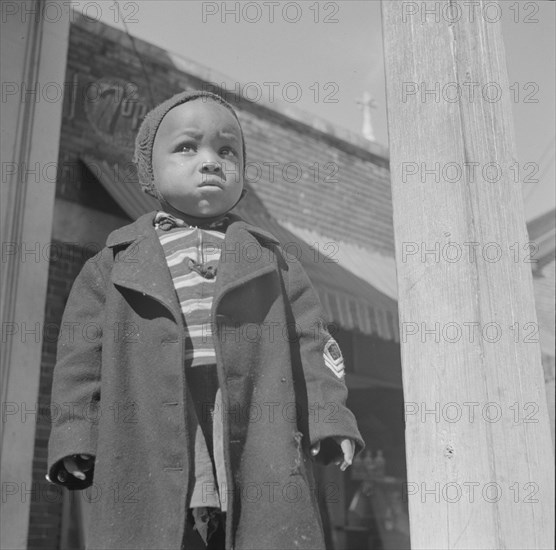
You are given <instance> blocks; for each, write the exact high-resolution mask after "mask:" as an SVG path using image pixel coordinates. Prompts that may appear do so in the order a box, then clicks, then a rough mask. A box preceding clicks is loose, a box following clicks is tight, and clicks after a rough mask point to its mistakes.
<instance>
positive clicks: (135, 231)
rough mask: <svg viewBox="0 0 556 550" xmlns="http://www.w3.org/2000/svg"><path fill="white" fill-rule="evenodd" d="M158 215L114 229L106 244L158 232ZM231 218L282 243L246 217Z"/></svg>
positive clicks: (241, 225)
mask: <svg viewBox="0 0 556 550" xmlns="http://www.w3.org/2000/svg"><path fill="white" fill-rule="evenodd" d="M155 216H156V211H153V212H149V213H148V214H143V215H142V216H141V217H139V218H137V219H136V220H135V221H134V222H133V223H130V224H128V225H125V226H124V227H120V228H119V229H116V230H114V231H112V233H110V234H109V235H108V239H107V240H106V246H108V247H109V248H112V247H116V246H121V245H124V244H128V243H131V242H133V241H138V240H141V238H144V237H149V236H153V235H154V234H156V232H155V229H154V217H155ZM228 216H229V217H230V218H231V222H230V225H232V224H239V227H241V228H243V229H245V230H247V231H249V233H251V234H252V235H254V236H255V237H259V238H260V239H262V240H263V241H268V242H271V243H274V244H280V242H279V241H278V239H276V237H274V235H272V234H271V233H269V232H268V231H265V230H264V229H261V228H260V227H257V226H256V225H252V224H250V223H248V222H246V221H245V220H244V219H242V218H240V217H239V216H237V215H236V214H228Z"/></svg>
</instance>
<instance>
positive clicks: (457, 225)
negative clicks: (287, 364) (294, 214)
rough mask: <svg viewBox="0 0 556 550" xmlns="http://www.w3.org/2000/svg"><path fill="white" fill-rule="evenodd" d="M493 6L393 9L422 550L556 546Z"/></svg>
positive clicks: (396, 148)
mask: <svg viewBox="0 0 556 550" xmlns="http://www.w3.org/2000/svg"><path fill="white" fill-rule="evenodd" d="M475 4H476V5H475ZM486 4H490V5H491V8H488V9H490V10H491V11H488V9H487V8H486ZM495 4H496V3H493V2H488V3H483V2H482V1H481V2H476V3H473V2H449V1H434V2H403V1H397V0H395V1H386V2H383V3H382V12H383V13H382V16H383V30H384V48H385V66H386V82H387V101H388V126H389V135H390V168H391V176H392V195H393V203H394V227H395V239H396V261H397V269H398V286H399V311H400V328H401V340H402V341H401V346H402V364H403V382H404V395H405V409H406V411H405V412H406V446H407V468H408V485H407V498H408V500H409V511H410V524H411V539H412V547H413V548H423V549H424V548H426V549H433V548H439V549H440V548H441V549H446V548H465V549H470V548H481V549H488V548H491V549H499V548H516V549H517V548H520V549H523V548H534V549H537V548H553V547H554V541H553V536H554V469H553V468H554V457H553V451H552V444H551V437H550V429H549V420H548V415H547V407H546V397H545V393H544V379H543V371H542V366H541V354H540V348H539V344H538V330H537V324H536V323H537V319H536V312H535V303H534V296H533V285H532V277H531V264H530V263H528V259H529V250H528V245H527V242H528V236H527V232H526V227H525V218H524V213H523V201H522V196H521V181H522V179H523V177H524V174H523V164H522V163H525V162H526V161H527V160H530V159H517V158H516V154H515V142H514V129H513V121H512V110H511V98H512V96H511V95H510V94H511V91H510V89H509V85H508V77H507V72H506V60H505V54H504V47H503V42H502V36H501V28H500V23H499V22H496V17H495V13H494V9H493V8H492V5H495ZM495 7H496V6H495ZM472 15H473V17H472ZM520 161H521V162H520Z"/></svg>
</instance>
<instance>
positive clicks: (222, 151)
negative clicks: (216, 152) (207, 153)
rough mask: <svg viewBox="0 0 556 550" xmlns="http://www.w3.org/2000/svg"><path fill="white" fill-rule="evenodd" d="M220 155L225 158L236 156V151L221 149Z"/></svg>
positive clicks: (231, 148)
mask: <svg viewBox="0 0 556 550" xmlns="http://www.w3.org/2000/svg"><path fill="white" fill-rule="evenodd" d="M220 153H221V154H222V155H226V156H234V157H235V156H237V151H236V150H235V149H234V148H233V147H223V148H222V149H221V150H220Z"/></svg>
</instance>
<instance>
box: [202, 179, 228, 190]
mask: <svg viewBox="0 0 556 550" xmlns="http://www.w3.org/2000/svg"><path fill="white" fill-rule="evenodd" d="M199 187H219V188H220V189H223V188H224V182H223V181H222V180H221V179H218V178H207V179H203V181H201V184H200V185H199Z"/></svg>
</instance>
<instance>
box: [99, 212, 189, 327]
mask: <svg viewBox="0 0 556 550" xmlns="http://www.w3.org/2000/svg"><path fill="white" fill-rule="evenodd" d="M154 215H155V212H150V213H149V214H145V215H144V216H141V217H140V218H138V219H137V221H135V222H134V223H132V224H130V225H127V226H125V227H122V228H120V229H117V230H116V231H113V232H112V233H111V234H110V235H109V236H108V240H107V242H106V244H107V246H108V247H111V248H114V247H118V246H122V245H126V249H125V251H123V252H122V253H121V254H120V255H119V256H118V258H117V260H115V262H114V267H113V269H112V282H113V283H114V284H115V285H118V286H121V287H124V288H129V289H131V290H134V291H136V292H139V293H141V294H146V295H148V296H151V297H153V298H155V299H156V300H158V301H159V302H161V303H162V304H163V305H164V306H165V307H166V308H167V309H169V310H170V311H171V312H172V313H174V316H175V317H176V318H177V319H179V318H180V305H179V302H178V298H177V295H176V291H175V289H174V284H173V282H172V276H171V275H170V270H169V269H168V265H167V263H166V257H165V256H164V250H163V248H162V245H161V244H160V241H159V240H158V236H157V234H156V231H155V229H154V226H153V221H154Z"/></svg>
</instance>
